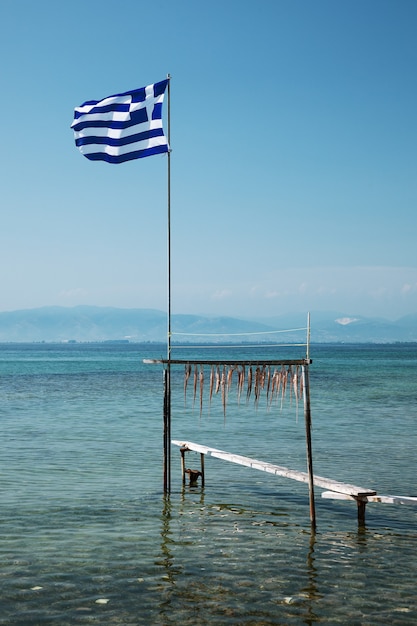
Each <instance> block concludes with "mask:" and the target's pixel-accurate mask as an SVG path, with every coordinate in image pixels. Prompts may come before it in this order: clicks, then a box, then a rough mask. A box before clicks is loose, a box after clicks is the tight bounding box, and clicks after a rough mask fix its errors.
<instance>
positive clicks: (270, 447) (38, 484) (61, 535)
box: [0, 344, 417, 626]
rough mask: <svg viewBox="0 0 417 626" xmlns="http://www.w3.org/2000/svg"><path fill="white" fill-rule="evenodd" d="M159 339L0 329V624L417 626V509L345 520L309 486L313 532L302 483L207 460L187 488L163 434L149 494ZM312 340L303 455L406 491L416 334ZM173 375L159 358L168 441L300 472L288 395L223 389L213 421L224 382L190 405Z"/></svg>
mask: <svg viewBox="0 0 417 626" xmlns="http://www.w3.org/2000/svg"><path fill="white" fill-rule="evenodd" d="M261 353H262V354H254V353H253V351H252V352H251V353H250V356H252V357H253V358H258V357H263V358H281V356H282V353H279V352H278V351H277V350H270V351H269V352H268V350H267V349H264V350H261ZM243 355H245V357H247V356H248V351H247V350H246V351H244V350H243V349H239V350H236V349H233V351H232V352H228V351H225V352H224V353H223V354H221V355H220V354H219V353H216V354H213V353H210V354H202V352H201V350H196V351H195V352H194V353H193V352H192V351H191V352H190V351H188V355H187V357H186V358H192V357H201V358H215V359H217V358H219V359H220V358H230V359H234V358H242V357H243ZM164 356H165V350H164V348H163V347H158V346H153V345H148V346H143V345H134V344H128V345H124V344H123V345H117V344H102V345H94V344H91V345H90V344H67V345H48V344H34V345H1V346H0V420H1V421H0V425H1V455H0V479H1V482H0V489H1V510H0V530H1V533H0V624H10V625H11V624H20V625H37V624H56V625H59V626H65V625H67V624H68V625H69V624H98V625H100V626H104V625H108V624H123V625H130V624H132V625H133V624H146V625H151V624H152V625H170V624H184V625H197V624H245V625H259V626H261V625H267V624H315V623H322V624H338V623H340V624H352V625H353V624H364V625H367V624H388V623H390V624H416V623H417V594H416V586H417V506H405V505H402V506H396V505H385V504H368V506H367V512H366V527H365V528H360V529H359V528H358V524H357V513H356V504H355V503H354V502H341V501H331V500H324V499H321V498H320V494H321V490H320V489H318V488H316V512H317V525H318V527H317V533H316V534H312V532H311V529H310V520H309V504H308V489H307V486H306V485H304V484H301V483H296V482H294V481H290V480H286V479H284V478H280V477H275V476H272V475H270V474H265V473H263V472H257V471H254V470H251V469H248V468H244V467H240V466H237V465H233V464H230V463H225V462H223V461H219V460H216V459H209V458H207V459H206V484H205V487H204V489H203V488H202V487H201V485H200V484H199V485H198V486H197V487H190V486H189V485H188V484H187V485H186V486H185V488H183V486H182V482H181V471H180V454H179V451H178V448H176V447H174V448H173V450H172V492H171V495H170V496H169V497H164V496H163V490H162V484H163V482H162V406H163V385H162V366H161V365H146V364H144V363H143V359H144V358H158V357H164ZM174 356H175V357H178V358H184V354H175V355H174ZM284 356H287V354H286V355H284ZM289 356H294V355H289ZM298 356H299V357H300V356H303V355H298ZM311 357H312V358H313V365H312V366H311V369H310V379H311V408H312V417H313V458H314V472H315V473H316V474H319V475H322V476H327V477H329V478H334V479H337V480H340V481H345V482H349V483H354V484H358V485H361V486H363V487H367V488H374V489H376V490H377V491H378V492H379V493H381V494H397V495H408V496H417V485H416V469H417V468H416V454H415V451H416V448H417V427H416V426H417V376H416V374H417V346H416V345H377V346H365V345H362V346H348V345H344V346H313V347H312V350H311ZM206 376H208V372H207V374H206ZM183 380H184V376H183V368H182V367H181V366H178V367H175V368H173V421H172V437H173V438H174V439H185V440H189V441H195V442H197V443H202V444H206V445H211V446H214V447H218V448H222V449H224V450H228V451H230V452H236V453H240V454H244V455H247V456H252V457H255V458H258V459H261V460H265V461H271V462H274V463H276V464H279V465H287V466H289V467H291V468H293V469H298V470H302V471H305V469H306V461H305V431H304V418H303V413H302V408H301V406H300V410H299V411H298V412H297V407H296V403H295V401H294V399H293V400H292V401H291V402H290V400H289V399H286V401H285V402H284V404H283V407H282V408H281V406H280V404H279V403H278V404H277V405H275V404H274V405H272V406H271V407H270V408H269V409H268V408H267V404H266V400H265V398H263V397H261V399H260V401H259V405H258V407H257V408H256V407H255V406H254V404H253V399H252V398H251V400H250V402H249V403H248V404H246V402H244V401H241V403H240V405H239V406H238V404H237V399H236V395H235V394H234V392H233V393H232V392H231V393H230V396H229V400H228V405H227V414H226V419H225V418H224V416H223V409H222V406H221V400H220V398H219V397H218V396H217V397H215V398H214V399H213V402H212V404H211V407H210V408H209V407H208V403H207V398H205V400H204V403H203V404H204V406H203V412H202V414H201V415H200V408H199V398H198V397H197V398H196V402H195V406H194V408H193V397H192V396H193V391H192V385H191V386H189V389H188V391H187V394H188V396H187V401H186V404H185V405H184V392H183ZM197 396H198V394H197ZM193 454H194V453H189V454H188V456H187V465H188V466H191V467H195V468H196V469H198V468H199V456H198V455H194V456H193Z"/></svg>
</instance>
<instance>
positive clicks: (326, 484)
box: [172, 440, 376, 497]
mask: <svg viewBox="0 0 417 626" xmlns="http://www.w3.org/2000/svg"><path fill="white" fill-rule="evenodd" d="M172 443H173V444H174V445H176V446H179V447H180V448H186V449H187V450H192V451H194V452H200V454H205V455H206V456H212V457H214V458H217V459H223V460H224V461H229V462H231V463H237V464H238V465H244V466H246V467H251V468H253V469H257V470H261V471H262V472H269V473H270V474H275V475H276V476H283V477H284V478H290V479H292V480H297V481H299V482H303V483H308V474H307V472H298V471H297V470H292V469H289V468H288V467H283V466H281V465H273V464H272V463H266V462H264V461H258V460H257V459H251V458H250V457H247V456H242V455H240V454H233V453H231V452H225V451H224V450H218V449H217V448H211V447H209V446H204V445H201V444H198V443H193V442H191V441H178V440H172ZM313 482H314V484H315V485H317V486H318V487H321V488H322V489H331V491H332V492H337V493H340V494H344V495H346V496H354V497H355V496H356V497H365V496H366V497H370V496H374V495H376V491H374V490H372V489H365V488H363V487H357V486H356V485H349V484H346V483H341V482H338V481H337V480H332V479H331V478H324V477H323V476H316V475H314V478H313Z"/></svg>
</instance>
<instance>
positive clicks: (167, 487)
mask: <svg viewBox="0 0 417 626" xmlns="http://www.w3.org/2000/svg"><path fill="white" fill-rule="evenodd" d="M167 79H168V85H167V95H168V120H167V121H168V133H167V134H168V162H167V164H168V172H167V174H168V176H167V179H168V188H167V213H168V214H167V266H168V267H167V288H168V293H167V316H168V319H167V327H168V328H167V367H166V370H165V373H164V376H165V380H164V389H165V391H164V393H165V395H164V493H165V494H167V493H169V492H170V491H171V89H170V87H171V76H170V74H167Z"/></svg>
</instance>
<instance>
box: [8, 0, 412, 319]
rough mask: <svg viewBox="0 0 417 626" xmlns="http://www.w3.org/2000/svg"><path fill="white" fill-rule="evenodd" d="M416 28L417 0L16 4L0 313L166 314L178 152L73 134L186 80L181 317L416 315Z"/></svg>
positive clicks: (177, 236)
mask: <svg viewBox="0 0 417 626" xmlns="http://www.w3.org/2000/svg"><path fill="white" fill-rule="evenodd" d="M416 32H417V2H416V1H415V0H399V1H395V0H390V1H387V0H349V1H348V0H340V1H338V2H335V1H334V0H315V1H314V2H312V1H311V0H259V1H258V2H253V1H251V2H249V1H246V0H212V1H211V2H207V3H202V2H195V0H194V1H191V0H161V1H158V2H144V1H142V0H123V1H122V2H114V1H109V0H89V2H84V1H81V0H72V2H68V3H67V2H56V0H54V1H52V0H38V1H37V2H33V1H32V0H3V1H2V2H1V3H0V48H1V58H2V60H3V61H2V81H1V86H2V98H1V105H0V106H1V120H2V132H1V139H2V144H1V150H0V159H1V172H2V184H1V189H0V194H1V205H2V211H1V228H0V267H1V271H0V311H6V310H9V311H10V310H16V309H26V308H33V307H39V306H46V305H48V306H49V305H62V306H74V305H78V304H90V305H99V306H115V307H129V308H132V307H139V308H158V309H164V310H165V309H166V266H167V262H166V239H167V237H166V230H167V220H166V216H167V211H166V185H167V183H166V181H167V168H166V163H167V158H166V155H161V156H154V157H150V158H147V159H141V160H139V161H133V162H129V163H125V164H122V165H109V164H107V163H103V162H96V163H94V162H89V161H88V160H87V159H85V158H84V157H83V156H82V155H81V154H80V153H79V151H78V150H77V149H76V148H75V145H74V141H73V133H72V130H71V129H70V125H71V122H72V119H73V108H74V107H75V106H77V105H80V104H81V103H82V102H84V101H85V100H89V99H100V98H103V97H105V96H108V95H110V94H113V93H117V92H121V91H127V90H129V89H133V88H137V87H143V86H145V85H147V84H150V83H153V82H156V81H159V80H163V79H164V78H165V77H166V75H167V73H170V74H171V75H172V83H171V144H172V150H173V151H172V157H171V166H172V208H171V211H172V224H171V237H172V310H173V312H174V313H203V314H213V315H233V316H237V317H243V318H248V317H267V316H274V315H280V314H281V313H288V312H292V311H294V312H296V311H297V312H301V311H309V310H310V311H315V310H334V311H338V312H343V313H345V314H347V315H377V316H381V317H387V318H390V319H395V318H397V317H400V316H402V315H406V314H409V313H415V312H417V159H416V157H417V130H416V119H417V71H416V68H417V37H416ZM165 114H166V108H165Z"/></svg>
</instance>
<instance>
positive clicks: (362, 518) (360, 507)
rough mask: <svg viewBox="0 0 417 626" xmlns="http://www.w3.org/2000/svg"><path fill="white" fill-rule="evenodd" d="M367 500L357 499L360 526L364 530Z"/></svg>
mask: <svg viewBox="0 0 417 626" xmlns="http://www.w3.org/2000/svg"><path fill="white" fill-rule="evenodd" d="M366 502H367V499H366V498H356V504H357V505H358V526H359V527H360V528H362V527H363V526H365V509H366Z"/></svg>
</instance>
